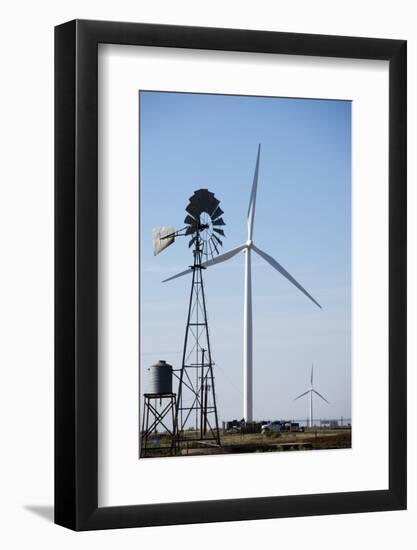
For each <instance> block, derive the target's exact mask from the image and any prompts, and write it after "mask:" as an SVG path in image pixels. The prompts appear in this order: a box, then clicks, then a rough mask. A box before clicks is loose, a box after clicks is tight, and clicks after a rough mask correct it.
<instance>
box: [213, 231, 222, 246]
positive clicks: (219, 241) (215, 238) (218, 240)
mask: <svg viewBox="0 0 417 550" xmlns="http://www.w3.org/2000/svg"><path fill="white" fill-rule="evenodd" d="M212 238H213V240H215V241H217V242H218V243H219V245H220V246H223V243H222V241H221V240H220V239H219V237H218V236H217V235H214V234H213V235H212Z"/></svg>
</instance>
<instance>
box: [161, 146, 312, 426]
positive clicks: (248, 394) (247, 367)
mask: <svg viewBox="0 0 417 550" xmlns="http://www.w3.org/2000/svg"><path fill="white" fill-rule="evenodd" d="M260 156H261V145H260V144H259V146H258V153H257V156H256V165H255V174H254V176H253V183H252V190H251V194H250V199H249V208H248V214H247V226H248V239H247V241H246V242H245V243H244V244H242V245H240V246H237V247H236V248H232V249H231V250H229V251H228V252H225V253H224V254H220V256H216V257H214V258H212V259H210V260H207V261H206V262H204V263H203V264H202V267H210V266H212V265H215V264H220V263H222V262H225V261H227V260H230V259H231V258H233V257H234V256H236V254H238V253H239V252H242V251H243V252H244V253H245V291H244V292H245V294H244V313H243V417H244V419H245V420H246V422H252V420H253V327H252V263H251V254H252V250H253V251H254V252H256V254H258V256H260V257H261V258H262V259H263V260H265V261H266V262H267V263H268V264H270V265H271V266H272V267H273V268H274V269H276V270H277V271H278V272H279V273H280V274H281V275H283V276H284V277H285V278H286V279H288V281H290V283H292V284H293V285H294V286H295V287H297V288H298V289H299V290H300V291H301V292H302V293H303V294H305V295H306V296H307V297H308V298H310V300H311V301H312V302H313V303H314V304H316V306H318V307H319V308H320V309H321V305H320V304H319V303H318V302H317V301H316V300H315V299H314V298H313V297H312V296H311V295H310V294H309V293H308V292H307V291H306V290H305V288H303V287H302V286H301V285H300V283H298V282H297V281H296V280H295V279H294V277H293V276H292V275H290V273H288V271H287V270H286V269H284V268H283V267H282V265H281V264H279V263H278V262H277V261H276V260H275V259H274V258H272V256H270V255H269V254H267V253H266V252H264V251H263V250H261V249H260V248H258V247H257V246H255V244H254V242H253V228H254V223H255V207H256V194H257V189H258V176H259V161H260ZM191 272H192V269H187V270H186V271H182V272H181V273H178V274H177V275H173V276H172V277H169V278H168V279H165V280H164V281H163V282H164V283H165V282H167V281H172V280H173V279H176V278H178V277H182V276H183V275H186V274H188V273H191Z"/></svg>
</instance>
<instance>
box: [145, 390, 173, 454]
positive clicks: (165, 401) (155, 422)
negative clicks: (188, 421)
mask: <svg viewBox="0 0 417 550" xmlns="http://www.w3.org/2000/svg"><path fill="white" fill-rule="evenodd" d="M143 397H144V404H143V415H142V430H141V434H140V457H141V458H144V457H151V456H168V455H171V454H172V448H173V446H172V442H173V440H174V438H175V435H176V434H175V408H176V394H175V393H160V394H158V393H144V394H143ZM171 426H172V427H171ZM158 427H159V428H160V430H161V431H160V433H159V432H158Z"/></svg>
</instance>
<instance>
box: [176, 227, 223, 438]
mask: <svg viewBox="0 0 417 550" xmlns="http://www.w3.org/2000/svg"><path fill="white" fill-rule="evenodd" d="M201 262H202V240H201V238H200V236H199V234H196V235H195V236H194V263H193V266H192V282H191V293H190V301H189V306H188V315H187V326H186V329H185V338H184V350H183V358H182V367H181V370H180V373H179V385H178V394H177V396H178V397H177V404H176V411H175V425H176V436H175V439H174V445H175V447H176V448H177V449H180V448H181V446H182V444H184V443H189V442H190V441H194V442H199V443H200V444H201V445H206V444H209V445H210V444H215V445H220V433H219V425H218V417H217V404H216V393H215V386H214V374H213V366H214V363H213V360H212V355H211V346H210V335H209V328H208V322H207V309H206V297H205V292H204V280H203V270H204V269H205V268H204V267H202V265H201ZM191 428H194V429H191Z"/></svg>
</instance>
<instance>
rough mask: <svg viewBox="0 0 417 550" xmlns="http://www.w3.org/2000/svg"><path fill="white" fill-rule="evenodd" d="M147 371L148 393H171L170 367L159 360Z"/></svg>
mask: <svg viewBox="0 0 417 550" xmlns="http://www.w3.org/2000/svg"><path fill="white" fill-rule="evenodd" d="M148 370H149V393H153V394H161V393H162V394H163V393H172V365H169V364H168V363H167V362H166V361H162V360H160V361H158V362H157V363H156V364H155V365H152V366H151V367H149V369H148Z"/></svg>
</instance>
